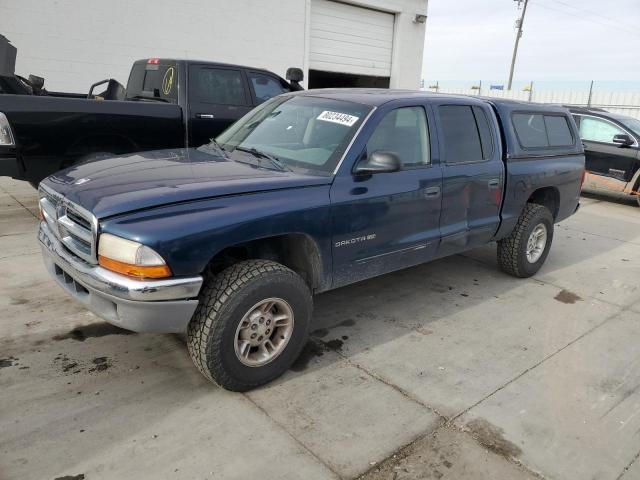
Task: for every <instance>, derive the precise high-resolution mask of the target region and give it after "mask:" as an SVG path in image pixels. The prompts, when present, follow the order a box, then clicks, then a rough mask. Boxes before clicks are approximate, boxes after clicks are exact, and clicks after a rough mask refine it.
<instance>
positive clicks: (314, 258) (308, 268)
mask: <svg viewBox="0 0 640 480" xmlns="http://www.w3.org/2000/svg"><path fill="white" fill-rule="evenodd" d="M251 259H255V260H258V259H260V260H272V261H274V262H278V263H281V264H282V265H284V266H286V267H288V268H290V269H291V270H293V271H294V272H296V273H297V274H298V275H300V276H301V277H302V278H303V279H304V280H305V282H306V283H307V285H308V286H309V288H310V289H311V290H312V291H322V290H325V289H326V288H327V285H326V282H325V277H324V272H323V267H322V258H321V253H320V248H319V247H318V244H317V243H316V241H315V240H314V239H313V238H312V237H311V236H310V235H308V234H306V233H284V234H278V235H271V236H266V237H260V238H256V239H253V240H249V241H246V242H241V243H236V244H233V245H228V246H226V247H224V248H222V249H221V250H219V251H218V252H217V253H216V254H215V255H214V256H213V257H212V258H211V259H210V260H209V262H208V263H207V266H206V268H205V272H210V273H213V274H216V273H219V272H221V271H222V270H224V269H225V268H227V267H229V266H231V265H233V264H234V263H237V262H239V261H243V260H251Z"/></svg>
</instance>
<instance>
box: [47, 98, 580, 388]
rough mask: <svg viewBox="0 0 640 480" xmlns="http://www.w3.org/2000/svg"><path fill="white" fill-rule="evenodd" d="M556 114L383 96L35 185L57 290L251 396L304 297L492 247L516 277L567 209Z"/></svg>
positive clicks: (566, 116) (304, 310)
mask: <svg viewBox="0 0 640 480" xmlns="http://www.w3.org/2000/svg"><path fill="white" fill-rule="evenodd" d="M583 172H584V154H583V149H582V144H581V142H580V138H579V136H578V132H577V130H576V126H575V123H574V122H573V120H572V119H571V115H570V113H569V111H568V110H567V109H565V108H562V107H556V106H545V105H536V104H530V103H518V102H513V101H505V100H497V99H494V100H490V99H482V98H473V97H463V96H448V95H438V94H425V93H420V92H406V91H405V92H401V91H389V90H357V89H355V90H315V91H309V92H296V93H289V94H285V95H281V96H278V97H275V98H272V99H271V100H269V101H267V102H265V103H263V104H262V105H261V106H259V107H257V108H256V109H254V110H252V111H251V112H249V113H248V114H247V115H246V116H244V117H243V118H242V119H241V120H239V121H238V122H236V123H235V124H234V125H232V126H231V127H230V128H229V129H227V130H226V131H225V132H224V133H223V134H222V135H220V136H218V137H217V139H216V141H212V142H211V143H210V144H208V145H205V146H202V147H200V148H198V149H175V150H164V151H156V152H150V153H141V154H135V155H129V156H121V157H113V158H109V159H104V160H98V161H96V162H91V163H85V164H82V165H78V166H75V167H72V168H70V169H67V170H63V171H61V172H58V173H56V174H54V175H52V176H50V177H48V178H47V179H45V180H44V181H43V182H42V183H41V185H40V213H41V217H42V221H41V222H40V229H39V240H40V242H41V244H42V253H43V257H44V260H45V264H46V265H47V268H48V270H49V272H50V273H51V275H52V276H53V278H55V279H56V281H57V282H58V283H59V285H60V286H62V287H63V288H64V289H65V290H66V291H67V292H68V293H69V294H70V295H71V296H73V297H75V298H76V299H78V300H79V301H81V302H83V303H84V305H86V307H87V308H88V309H90V310H91V311H93V312H94V313H95V314H97V315H98V316H100V317H102V318H104V319H106V320H107V321H109V322H111V323H113V324H115V325H118V326H120V327H123V328H125V329H129V330H134V331H138V332H186V334H187V338H188V350H189V353H190V355H191V357H192V359H193V361H194V363H195V364H196V366H197V367H198V369H199V370H200V371H201V372H202V373H203V374H204V376H205V377H207V378H208V379H210V380H212V381H214V382H216V383H217V384H219V385H222V386H224V387H225V388H228V389H231V390H240V391H241V390H247V389H250V388H253V387H256V386H258V385H261V384H264V383H266V382H269V381H270V380H272V379H274V378H276V377H277V376H279V375H280V374H282V373H283V372H284V371H285V370H287V368H289V366H290V365H291V364H292V362H293V361H294V360H295V358H296V357H297V356H298V354H299V353H300V351H301V349H302V348H303V346H304V344H305V342H306V338H307V332H308V330H309V324H310V321H311V314H312V295H313V294H315V293H319V292H322V291H325V290H329V289H333V288H336V287H341V286H344V285H347V284H350V283H353V282H357V281H360V280H364V279H366V278H370V277H373V276H376V275H382V274H385V273H387V272H391V271H394V270H398V269H401V268H405V267H409V266H412V265H416V264H419V263H422V262H427V261H430V260H433V259H436V258H439V257H443V256H446V255H452V254H455V253H458V252H462V251H464V250H468V249H471V248H474V247H477V246H480V245H484V244H486V243H488V242H491V241H497V243H498V262H499V265H500V267H501V268H502V269H503V270H504V271H505V272H507V273H509V274H511V275H514V276H516V277H528V276H530V275H533V274H534V273H535V272H536V271H537V270H538V269H539V268H540V266H541V265H542V264H543V262H544V261H545V259H546V257H547V254H548V252H549V248H550V247H551V241H552V238H553V229H554V224H555V223H556V222H559V221H561V220H563V219H565V218H567V217H568V216H570V215H571V214H573V213H574V212H575V211H576V209H577V208H578V204H579V196H580V186H581V180H582V178H583Z"/></svg>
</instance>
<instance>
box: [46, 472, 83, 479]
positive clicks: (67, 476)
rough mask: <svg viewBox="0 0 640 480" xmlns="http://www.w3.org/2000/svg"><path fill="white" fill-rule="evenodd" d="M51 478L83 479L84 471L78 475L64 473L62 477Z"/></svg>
mask: <svg viewBox="0 0 640 480" xmlns="http://www.w3.org/2000/svg"><path fill="white" fill-rule="evenodd" d="M53 480H84V473H81V474H79V475H65V476H64V477H56V478H54V479H53Z"/></svg>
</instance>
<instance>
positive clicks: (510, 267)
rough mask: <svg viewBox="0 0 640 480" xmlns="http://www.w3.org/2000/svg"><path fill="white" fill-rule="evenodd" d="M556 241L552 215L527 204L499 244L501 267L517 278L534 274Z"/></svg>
mask: <svg viewBox="0 0 640 480" xmlns="http://www.w3.org/2000/svg"><path fill="white" fill-rule="evenodd" d="M552 240H553V215H551V212H550V211H549V209H548V208H547V207H544V206H542V205H538V204H535V203H527V205H526V206H525V208H524V210H523V212H522V214H521V215H520V218H518V223H516V226H515V228H514V229H513V231H512V232H511V234H510V235H509V236H508V237H506V238H503V239H502V240H500V241H499V242H498V264H499V265H500V268H501V269H502V270H503V271H504V272H506V273H508V274H510V275H513V276H514V277H520V278H526V277H530V276H532V275H533V274H535V273H536V272H537V271H538V270H540V267H541V266H542V264H543V263H544V261H545V260H546V258H547V255H548V254H549V249H550V248H551V241H552Z"/></svg>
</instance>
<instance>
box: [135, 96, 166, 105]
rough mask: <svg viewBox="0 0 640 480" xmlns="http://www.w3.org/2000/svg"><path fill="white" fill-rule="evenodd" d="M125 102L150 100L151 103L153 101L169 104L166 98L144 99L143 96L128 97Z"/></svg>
mask: <svg viewBox="0 0 640 480" xmlns="http://www.w3.org/2000/svg"><path fill="white" fill-rule="evenodd" d="M127 100H151V101H155V102H165V103H170V102H169V100H167V99H166V98H160V97H146V96H144V95H133V96H132V97H128V98H127Z"/></svg>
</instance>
